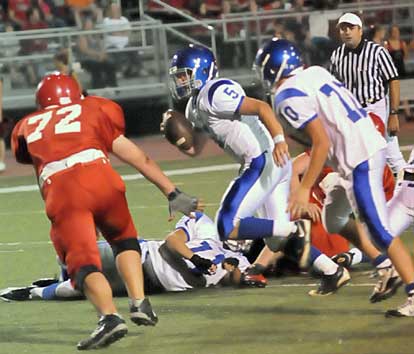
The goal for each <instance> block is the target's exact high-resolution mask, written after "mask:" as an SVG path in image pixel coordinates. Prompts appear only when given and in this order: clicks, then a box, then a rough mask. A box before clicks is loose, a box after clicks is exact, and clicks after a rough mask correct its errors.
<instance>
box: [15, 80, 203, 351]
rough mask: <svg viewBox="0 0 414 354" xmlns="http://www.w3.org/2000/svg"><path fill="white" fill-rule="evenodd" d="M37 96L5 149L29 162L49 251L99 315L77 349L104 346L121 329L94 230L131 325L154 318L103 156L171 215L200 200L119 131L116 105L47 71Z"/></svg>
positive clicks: (118, 188)
mask: <svg viewBox="0 0 414 354" xmlns="http://www.w3.org/2000/svg"><path fill="white" fill-rule="evenodd" d="M36 100H37V104H38V107H39V110H38V111H36V112H34V113H32V114H29V115H28V116H26V117H24V118H23V119H22V120H21V121H19V122H18V124H17V125H16V127H15V128H14V130H13V133H12V150H13V152H14V155H15V157H16V160H17V161H18V162H21V163H27V164H33V165H34V168H35V171H36V175H37V178H38V182H39V187H40V190H41V194H42V197H43V199H44V201H45V208H46V213H47V216H48V218H49V220H50V222H51V231H50V237H51V240H52V242H53V245H54V247H55V249H56V252H57V254H58V256H59V258H60V259H61V260H62V261H63V262H65V263H66V265H67V267H68V273H69V276H70V278H71V280H72V283H73V285H74V286H75V288H76V289H78V290H80V291H83V292H84V294H85V295H86V296H87V298H88V299H89V300H90V301H91V302H92V304H93V305H94V306H95V308H96V309H97V311H98V315H99V316H101V317H100V320H99V322H98V328H97V330H95V331H94V332H93V333H92V334H91V336H90V337H88V338H87V339H85V340H83V341H81V342H79V343H78V349H79V350H85V349H94V348H99V347H104V346H107V345H109V344H111V343H112V342H114V341H116V340H118V339H120V338H122V337H123V336H124V335H125V334H126V333H127V331H128V330H127V326H126V324H125V321H124V320H123V319H122V317H121V316H119V315H118V313H117V310H116V308H115V305H114V303H113V299H112V291H111V288H110V286H109V283H108V281H107V279H106V278H105V277H104V275H103V274H102V265H101V260H100V257H99V251H98V248H97V246H96V231H95V227H98V228H99V230H100V231H101V233H102V234H103V235H104V237H105V238H106V240H107V241H108V242H109V244H110V245H111V247H112V249H113V253H114V255H115V257H116V264H117V267H118V271H119V273H120V274H121V275H122V278H123V280H124V282H125V285H126V288H127V290H128V296H129V308H130V318H131V320H132V321H133V322H134V323H136V324H137V325H155V324H156V323H157V321H158V318H157V316H156V315H155V313H154V312H153V311H152V308H151V305H150V303H149V300H148V299H147V298H145V295H144V290H143V275H142V267H141V259H140V258H141V254H140V247H139V244H138V243H137V242H136V238H137V231H136V229H135V226H134V223H133V221H132V218H131V215H130V212H129V209H128V205H127V201H126V197H125V185H124V183H123V181H122V179H121V177H120V176H119V175H118V173H116V172H115V170H114V169H113V168H112V167H111V164H110V162H109V159H108V153H109V152H112V153H114V154H115V155H116V156H117V157H118V158H120V159H121V160H123V161H124V162H126V163H128V164H130V165H131V166H133V167H135V168H136V169H137V170H138V171H139V172H141V173H142V174H143V175H144V176H145V177H146V178H147V179H148V180H149V181H151V182H152V183H154V184H155V185H156V186H157V187H158V188H159V189H160V190H161V192H162V193H164V194H165V195H166V196H167V197H168V200H169V208H170V218H172V217H173V216H174V213H175V212H176V211H180V212H183V213H185V214H189V213H190V212H192V211H194V210H196V209H198V208H200V207H202V205H201V204H202V203H200V202H199V200H198V199H196V198H192V197H190V196H188V195H186V194H185V193H183V192H181V191H179V190H178V189H176V188H175V186H174V184H173V183H172V182H171V181H170V180H169V179H168V177H166V176H165V175H164V174H163V172H162V171H161V169H160V168H159V166H158V165H157V164H156V163H155V162H154V161H153V160H151V159H150V158H149V157H148V156H147V155H146V154H145V153H144V152H143V151H142V150H141V149H140V148H139V147H138V146H136V145H135V144H134V143H133V142H132V141H130V140H129V139H127V138H126V137H125V136H124V135H123V134H124V130H125V122H124V116H123V112H122V109H121V107H120V106H119V105H118V104H116V103H115V102H113V101H110V100H108V99H105V98H101V97H93V96H88V97H85V98H83V97H82V95H81V92H80V89H79V86H78V84H77V83H76V81H75V80H74V79H73V78H71V77H70V76H67V75H63V74H52V75H49V76H46V77H45V78H44V79H43V80H42V81H41V82H40V83H39V85H38V87H37V91H36Z"/></svg>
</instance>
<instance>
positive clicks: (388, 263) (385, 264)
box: [377, 258, 392, 269]
mask: <svg viewBox="0 0 414 354" xmlns="http://www.w3.org/2000/svg"><path fill="white" fill-rule="evenodd" d="M391 265H392V263H391V260H390V259H389V258H387V259H386V260H385V261H382V262H381V263H380V264H378V265H377V269H379V268H387V267H391Z"/></svg>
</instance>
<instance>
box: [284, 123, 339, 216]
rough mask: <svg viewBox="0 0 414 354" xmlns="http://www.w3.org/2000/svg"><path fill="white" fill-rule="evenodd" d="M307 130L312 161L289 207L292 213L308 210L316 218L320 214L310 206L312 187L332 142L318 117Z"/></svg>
mask: <svg viewBox="0 0 414 354" xmlns="http://www.w3.org/2000/svg"><path fill="white" fill-rule="evenodd" d="M305 131H306V133H307V134H308V135H309V137H310V138H311V140H312V149H311V155H310V163H309V167H308V169H307V170H306V172H305V174H304V175H303V178H302V181H301V183H300V185H299V188H298V189H297V190H296V191H294V192H292V193H291V196H290V198H289V203H288V208H287V209H288V210H289V211H290V212H291V214H292V215H302V214H303V213H305V212H308V213H309V214H310V216H311V218H312V219H315V218H317V217H318V216H317V215H313V211H312V210H311V209H310V208H309V194H310V189H311V188H312V186H313V185H314V184H315V182H316V180H317V178H318V176H319V174H320V173H321V171H322V169H323V166H324V165H325V161H326V158H327V157H328V151H329V148H330V146H331V142H330V140H329V137H328V135H327V133H326V131H325V128H324V126H323V124H322V122H321V120H320V119H318V118H317V119H314V120H313V121H311V122H310V123H308V125H307V126H306V127H305Z"/></svg>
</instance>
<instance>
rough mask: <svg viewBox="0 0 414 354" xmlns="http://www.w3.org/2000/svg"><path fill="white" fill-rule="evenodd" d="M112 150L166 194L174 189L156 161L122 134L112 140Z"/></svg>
mask: <svg viewBox="0 0 414 354" xmlns="http://www.w3.org/2000/svg"><path fill="white" fill-rule="evenodd" d="M112 152H113V153H114V154H115V155H116V156H117V157H118V158H120V159H121V160H122V161H124V162H126V163H128V164H129V165H131V166H132V167H134V168H136V169H137V170H138V171H139V172H140V173H142V174H143V175H144V176H145V178H147V179H148V180H149V181H151V182H152V183H154V184H155V185H156V186H157V187H158V188H159V189H160V190H161V191H162V192H163V193H164V195H166V196H168V195H169V194H170V193H171V192H173V191H174V190H175V186H174V184H173V183H172V182H171V181H170V179H169V178H168V177H167V176H166V175H165V174H164V173H163V172H162V171H161V168H160V167H159V166H158V165H157V163H156V162H155V161H154V160H152V159H151V158H150V157H149V156H147V155H146V154H145V152H144V151H143V150H141V149H140V148H139V147H138V146H137V145H136V144H134V143H133V142H132V141H131V140H129V139H128V138H126V137H125V136H123V135H120V136H119V137H118V138H116V139H115V140H114V141H113V142H112Z"/></svg>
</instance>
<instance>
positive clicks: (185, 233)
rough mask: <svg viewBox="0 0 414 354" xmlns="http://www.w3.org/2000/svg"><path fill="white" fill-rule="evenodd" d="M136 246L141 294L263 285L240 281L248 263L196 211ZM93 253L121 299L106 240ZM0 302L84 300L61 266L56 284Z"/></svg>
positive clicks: (6, 295)
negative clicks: (139, 254)
mask: <svg viewBox="0 0 414 354" xmlns="http://www.w3.org/2000/svg"><path fill="white" fill-rule="evenodd" d="M137 242H138V240H137ZM139 242H140V247H141V250H142V262H143V263H142V267H143V271H144V285H145V291H146V292H148V293H159V292H165V291H185V290H189V289H193V288H203V287H210V286H216V285H236V286H238V285H242V286H260V287H262V286H264V285H265V279H264V278H263V277H249V279H248V281H245V280H244V275H243V272H244V271H245V270H246V269H247V268H248V267H249V266H250V263H249V261H248V260H247V258H246V257H244V256H243V255H242V254H240V253H237V252H232V251H230V250H228V249H225V248H224V247H223V244H222V242H221V241H220V240H219V238H218V236H217V231H216V229H215V225H214V223H213V221H212V220H211V219H210V218H209V217H208V216H207V215H205V214H202V213H198V212H197V213H196V217H195V218H189V217H187V216H185V217H183V218H182V219H181V220H180V221H179V222H178V223H177V224H176V228H175V230H174V231H173V232H172V233H171V234H169V235H168V236H167V239H166V242H164V241H150V240H139ZM98 248H99V253H100V257H101V260H102V267H103V274H104V275H105V277H106V278H107V279H108V281H109V283H110V285H111V288H112V291H113V292H114V294H117V295H125V294H126V290H125V286H124V283H123V282H122V279H121V278H120V276H119V274H118V271H117V269H116V265H115V260H114V256H113V253H112V249H111V247H110V245H109V244H108V243H107V242H106V241H98ZM174 252H176V253H178V254H179V257H177V256H176V255H175V254H174ZM60 264H61V262H60ZM0 297H1V298H3V299H6V300H16V301H19V300H20V301H22V300H30V299H43V300H64V299H78V298H82V297H83V295H82V293H81V292H79V291H78V290H76V289H74V287H73V286H72V284H71V282H70V279H68V275H67V271H66V267H65V266H64V265H62V264H61V275H60V277H59V279H41V280H39V281H36V282H34V283H33V285H32V286H28V287H23V288H8V289H4V290H3V291H1V293H0Z"/></svg>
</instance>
